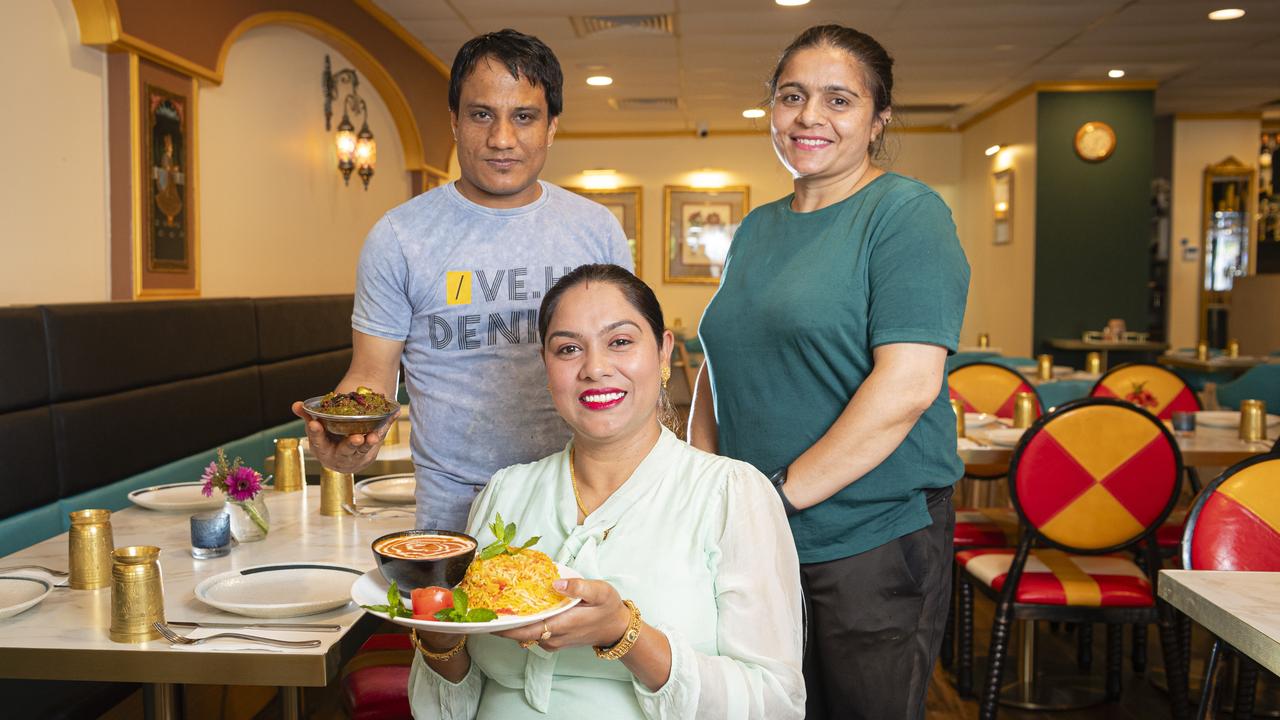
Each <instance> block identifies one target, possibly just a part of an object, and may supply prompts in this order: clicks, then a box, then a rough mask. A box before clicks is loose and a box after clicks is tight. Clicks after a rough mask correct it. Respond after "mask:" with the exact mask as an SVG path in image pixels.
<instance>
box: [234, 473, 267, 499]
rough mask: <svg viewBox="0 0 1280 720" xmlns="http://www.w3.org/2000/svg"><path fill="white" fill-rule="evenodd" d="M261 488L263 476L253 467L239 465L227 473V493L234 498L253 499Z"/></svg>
mask: <svg viewBox="0 0 1280 720" xmlns="http://www.w3.org/2000/svg"><path fill="white" fill-rule="evenodd" d="M261 490H262V476H261V475H259V474H258V473H257V472H255V471H254V470H253V469H252V468H247V467H238V468H236V469H235V470H232V471H231V474H230V475H227V495H228V496H229V497H230V498H231V499H232V500H235V501H237V502H244V501H246V500H252V499H253V498H254V496H256V495H257V494H258V492H259V491H261Z"/></svg>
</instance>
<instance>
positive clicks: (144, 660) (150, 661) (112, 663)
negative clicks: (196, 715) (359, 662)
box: [0, 486, 413, 718]
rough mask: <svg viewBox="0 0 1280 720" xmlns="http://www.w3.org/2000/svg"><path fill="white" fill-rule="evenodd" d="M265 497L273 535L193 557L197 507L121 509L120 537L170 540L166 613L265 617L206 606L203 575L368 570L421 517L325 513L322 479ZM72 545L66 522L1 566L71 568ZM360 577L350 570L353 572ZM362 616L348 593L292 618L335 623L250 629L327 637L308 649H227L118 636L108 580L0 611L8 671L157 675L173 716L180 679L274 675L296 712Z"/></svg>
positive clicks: (164, 555) (155, 684)
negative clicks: (330, 567)
mask: <svg viewBox="0 0 1280 720" xmlns="http://www.w3.org/2000/svg"><path fill="white" fill-rule="evenodd" d="M266 502H267V507H268V509H269V511H270V514H271V529H270V532H269V533H268V535H267V537H266V538H265V539H263V540H261V541H258V542H251V543H243V544H240V545H238V546H236V547H234V548H233V549H232V551H231V553H230V554H229V555H226V556H224V557H221V558H215V559H211V560H196V559H195V558H193V557H192V556H191V553H190V540H191V537H190V525H189V517H190V515H191V513H190V512H156V511H153V510H145V509H142V508H137V507H130V508H127V509H124V510H120V511H118V512H115V513H113V514H112V516H111V529H112V534H113V537H114V541H115V545H116V547H124V546H128V545H155V546H158V547H160V548H161V552H160V568H161V573H162V577H163V586H164V615H165V619H166V620H170V621H194V622H200V621H205V622H209V621H218V622H240V621H243V622H255V621H259V622H260V620H255V619H253V618H246V617H242V616H239V615H234V614H231V613H227V612H223V611H221V610H217V609H215V608H212V607H210V606H207V605H205V604H204V603H203V602H201V601H200V600H198V599H197V598H196V596H195V588H196V586H197V585H198V584H199V583H200V582H201V581H202V580H204V579H206V578H210V577H213V576H214V575H218V574H220V573H224V572H227V571H229V570H237V569H243V568H247V567H250V566H254V565H261V564H266V563H283V562H322V563H333V564H338V565H342V566H344V567H349V568H352V569H355V570H360V571H362V572H363V571H368V570H370V569H372V568H373V567H374V565H375V561H374V557H373V554H372V552H371V551H370V543H371V542H372V541H373V540H375V539H376V538H378V537H380V536H382V535H385V534H387V533H389V532H393V531H396V530H404V529H408V528H411V527H413V515H412V514H401V513H393V514H386V515H383V516H380V517H376V518H367V517H352V516H347V515H343V516H338V517H328V516H322V515H320V513H319V508H320V493H319V488H318V487H315V486H310V487H307V488H306V489H305V490H303V491H299V492H292V493H278V492H274V491H269V492H268V493H267V495H266ZM67 555H68V540H67V534H66V533H63V534H61V535H58V536H56V537H53V538H49V539H48V540H45V541H43V542H40V543H37V544H35V545H32V546H31V547H28V548H26V549H24V550H20V551H18V552H16V553H13V554H11V555H8V556H5V557H3V558H0V567H10V566H14V565H23V564H38V565H44V566H47V567H50V568H55V569H67ZM27 573H28V574H32V575H36V576H41V575H42V574H41V573H38V572H35V571H27ZM7 574H18V573H7ZM46 577H47V576H46ZM356 577H357V576H355V575H352V579H353V581H354V579H355V578H356ZM363 617H366V615H365V613H364V611H363V610H361V609H360V608H358V607H357V606H356V605H355V604H353V603H349V604H348V605H346V606H344V607H341V608H339V609H336V610H330V611H327V612H323V613H319V614H315V615H307V616H305V617H300V618H292V619H290V620H284V621H283V622H290V621H294V622H306V623H332V624H337V625H339V626H340V630H339V631H338V632H305V633H304V632H294V631H263V630H257V629H254V630H246V631H244V632H249V633H253V634H261V635H267V636H270V637H275V638H279V639H285V640H319V641H320V646H319V647H316V648H308V649H293V648H289V649H281V648H274V647H270V648H268V647H265V646H263V647H260V648H254V649H243V650H242V649H232V650H228V649H225V646H224V647H223V648H222V649H220V647H219V644H218V643H217V642H212V643H208V644H204V645H199V646H188V647H171V646H170V644H169V643H168V642H166V641H164V640H152V641H148V642H143V643H137V644H132V643H118V642H114V641H112V640H111V639H110V638H109V637H108V629H109V627H110V625H111V587H110V586H107V587H104V588H100V589H97V590H72V589H70V588H67V587H59V588H56V589H55V590H54V591H53V592H51V593H50V594H49V595H48V596H47V597H46V598H45V599H44V601H43V602H41V603H40V604H38V605H36V606H35V607H32V608H31V609H29V610H26V611H25V612H22V613H20V614H18V615H15V616H13V617H11V618H7V619H0V677H5V678H16V679H44V680H98V681H110V682H136V683H145V684H149V685H150V687H149V688H148V693H147V698H148V701H149V702H151V703H153V704H154V712H155V716H156V717H160V718H168V717H175V715H174V713H175V711H176V708H175V707H174V706H175V697H176V693H174V692H173V688H174V685H177V684H186V683H194V684H228V685H271V686H278V687H280V688H281V689H282V692H281V698H282V703H283V707H284V712H285V715H286V717H296V713H297V709H298V688H299V687H318V686H324V685H326V684H328V683H329V681H330V680H332V679H333V678H334V677H335V676H336V675H337V673H338V670H339V664H340V662H341V641H342V639H343V638H344V637H345V636H346V634H347V633H348V632H350V631H351V629H352V628H353V627H354V626H355V625H356V623H357V621H360V620H361V619H362V618H363ZM368 618H369V620H368V621H367V622H372V621H373V617H372V616H368ZM236 647H239V646H236Z"/></svg>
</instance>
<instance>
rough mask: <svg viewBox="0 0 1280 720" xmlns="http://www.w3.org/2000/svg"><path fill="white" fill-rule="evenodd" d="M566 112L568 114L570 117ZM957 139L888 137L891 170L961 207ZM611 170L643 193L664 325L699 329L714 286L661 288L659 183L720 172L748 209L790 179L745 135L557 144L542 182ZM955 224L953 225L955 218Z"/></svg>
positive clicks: (567, 182) (645, 244)
mask: <svg viewBox="0 0 1280 720" xmlns="http://www.w3.org/2000/svg"><path fill="white" fill-rule="evenodd" d="M571 111H572V109H571V108H570V109H569V112H571ZM959 144H960V139H959V135H958V133H932V132H928V133H919V132H911V131H909V130H908V131H902V130H897V131H893V132H891V134H890V142H889V143H888V150H889V151H890V154H891V163H890V169H892V170H894V171H895V172H899V173H901V174H903V175H909V176H911V177H915V178H918V179H919V180H921V181H923V182H925V183H927V184H928V185H930V186H931V187H933V188H934V189H935V190H937V191H938V193H939V194H940V195H941V196H942V198H943V200H945V201H946V202H947V204H948V205H950V206H951V208H952V210H953V212H955V210H956V208H957V207H958V205H959V191H960V160H959V158H960V155H959ZM595 168H611V169H614V170H616V171H617V173H618V185H619V186H620V187H626V186H635V185H639V186H642V187H643V188H644V195H643V199H642V202H643V205H644V221H643V223H642V225H641V245H642V250H641V252H642V253H643V256H642V260H641V264H642V267H641V274H642V279H643V280H644V281H645V282H647V283H648V284H649V285H650V286H651V287H653V289H654V291H655V293H656V294H657V296H658V300H659V301H660V302H661V303H662V307H663V312H664V314H665V315H666V320H667V324H668V325H670V326H673V327H674V326H676V325H677V323H678V324H679V325H680V326H681V327H683V328H684V329H685V330H686V331H687V332H689V333H693V332H696V331H697V326H698V322H699V321H700V320H701V318H702V311H703V310H704V309H705V308H706V305H707V303H708V302H710V300H711V296H712V295H713V294H714V293H715V290H716V287H717V286H716V285H688V284H675V283H665V282H663V279H662V277H663V276H662V259H663V258H662V249H663V245H664V236H665V230H664V228H663V217H662V214H663V213H662V198H663V186H664V185H688V184H689V183H690V182H691V175H692V174H693V172H695V171H698V170H702V169H705V168H712V169H715V170H719V171H723V172H724V173H725V184H726V185H747V186H749V187H750V207H751V208H756V207H759V206H761V205H763V204H765V203H768V202H772V201H773V200H777V199H778V198H781V197H783V196H784V195H787V194H789V193H790V192H791V191H792V184H791V177H790V175H789V174H788V173H787V171H786V170H785V169H784V168H783V167H782V165H781V164H780V163H779V162H778V159H777V156H775V155H774V152H773V146H772V143H771V142H770V140H769V136H768V134H767V133H765V132H763V131H762V132H760V133H759V134H751V135H721V136H716V135H715V134H714V133H712V134H711V135H710V136H709V137H706V138H697V137H693V136H692V134H691V135H690V136H689V137H667V136H663V137H602V138H574V137H566V138H558V139H557V140H556V141H555V145H554V146H553V147H552V148H551V150H550V151H549V152H548V153H547V165H546V168H545V170H544V171H543V174H542V177H543V178H544V179H546V180H549V181H551V182H554V183H556V184H558V185H562V186H565V187H581V186H582V184H583V175H582V171H583V170H585V169H595ZM957 224H959V221H958V220H957Z"/></svg>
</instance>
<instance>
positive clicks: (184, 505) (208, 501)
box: [129, 482, 227, 512]
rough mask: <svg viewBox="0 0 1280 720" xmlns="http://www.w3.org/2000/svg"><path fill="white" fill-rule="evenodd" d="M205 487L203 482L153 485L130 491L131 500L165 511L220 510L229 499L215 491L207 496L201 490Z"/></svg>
mask: <svg viewBox="0 0 1280 720" xmlns="http://www.w3.org/2000/svg"><path fill="white" fill-rule="evenodd" d="M203 487H204V483H202V482H185V483H168V484H166V485H153V486H152V487H148V488H140V489H138V490H134V491H133V492H131V493H129V502H131V503H133V504H134V505H137V506H138V507H144V508H146V509H148V510H160V511H165V512H195V511H197V510H218V509H220V508H221V507H222V506H223V505H225V504H226V501H227V500H226V498H225V497H223V496H222V493H220V492H214V493H213V497H205V496H204V493H202V492H200V490H201V489H202V488H203Z"/></svg>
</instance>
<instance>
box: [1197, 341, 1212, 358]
mask: <svg viewBox="0 0 1280 720" xmlns="http://www.w3.org/2000/svg"><path fill="white" fill-rule="evenodd" d="M1196 359H1197V360H1208V359H1209V344H1208V343H1197V344H1196Z"/></svg>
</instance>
